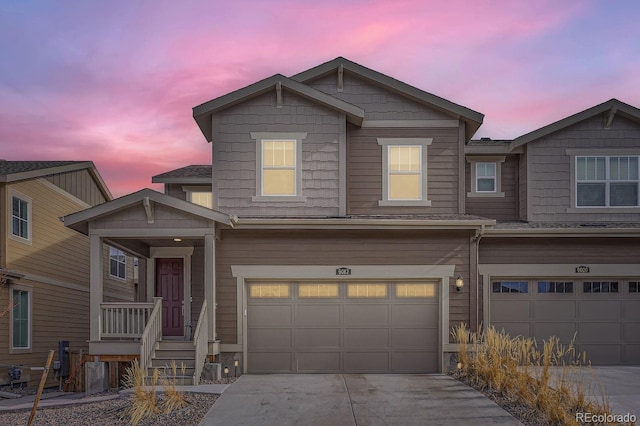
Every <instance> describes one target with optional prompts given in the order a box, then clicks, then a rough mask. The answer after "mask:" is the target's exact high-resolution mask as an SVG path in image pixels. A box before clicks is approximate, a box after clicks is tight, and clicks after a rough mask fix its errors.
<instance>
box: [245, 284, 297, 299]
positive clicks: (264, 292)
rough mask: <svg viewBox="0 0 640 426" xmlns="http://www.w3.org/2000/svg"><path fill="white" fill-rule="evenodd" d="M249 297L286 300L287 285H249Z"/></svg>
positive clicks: (287, 293)
mask: <svg viewBox="0 0 640 426" xmlns="http://www.w3.org/2000/svg"><path fill="white" fill-rule="evenodd" d="M249 297H253V298H259V299H263V298H267V299H286V298H288V297H289V285H288V284H250V285H249Z"/></svg>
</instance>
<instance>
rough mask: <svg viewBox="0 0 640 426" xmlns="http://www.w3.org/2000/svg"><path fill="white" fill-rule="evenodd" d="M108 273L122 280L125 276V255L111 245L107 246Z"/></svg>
mask: <svg viewBox="0 0 640 426" xmlns="http://www.w3.org/2000/svg"><path fill="white" fill-rule="evenodd" d="M109 275H110V276H112V277H116V278H120V279H123V280H124V279H126V278H127V256H126V255H125V254H124V252H123V251H122V250H118V249H117V248H113V247H109Z"/></svg>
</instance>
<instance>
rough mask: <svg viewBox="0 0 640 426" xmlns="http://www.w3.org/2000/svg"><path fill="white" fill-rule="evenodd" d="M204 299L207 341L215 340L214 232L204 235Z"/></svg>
mask: <svg viewBox="0 0 640 426" xmlns="http://www.w3.org/2000/svg"><path fill="white" fill-rule="evenodd" d="M204 299H205V300H206V301H207V321H208V322H209V324H208V325H209V342H214V341H215V340H216V335H217V334H216V239H215V236H214V234H213V233H212V234H206V235H205V236H204Z"/></svg>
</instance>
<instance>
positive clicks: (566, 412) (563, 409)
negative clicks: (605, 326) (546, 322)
mask: <svg viewBox="0 0 640 426" xmlns="http://www.w3.org/2000/svg"><path fill="white" fill-rule="evenodd" d="M452 336H453V338H454V340H455V342H456V343H458V344H459V354H458V360H459V363H458V370H457V372H456V373H455V375H456V376H457V377H459V378H461V379H463V380H464V381H466V382H468V383H470V384H472V385H474V386H476V387H479V388H481V389H485V390H488V391H489V392H497V393H499V394H501V395H502V396H503V397H504V398H506V399H508V400H510V401H515V402H518V403H520V404H523V405H524V406H526V407H528V408H529V409H530V410H532V411H534V410H535V411H537V412H538V413H540V414H541V415H542V416H544V419H545V421H546V422H547V423H548V424H553V425H576V424H578V423H577V421H576V413H587V412H588V413H593V414H610V410H609V406H608V403H607V401H606V397H605V396H604V394H603V392H602V389H601V388H600V389H599V390H600V392H599V393H600V394H601V395H603V396H602V397H601V398H599V399H594V398H590V397H588V396H587V395H589V394H593V392H590V391H592V389H588V388H587V387H586V385H585V382H584V380H583V379H582V377H581V376H580V373H581V372H580V369H579V367H580V366H582V365H585V360H586V355H585V354H577V353H576V350H575V346H574V344H573V341H572V342H571V343H570V344H569V345H568V346H565V345H562V344H560V341H559V339H558V338H557V337H551V338H550V339H549V340H547V341H544V342H543V347H542V351H540V350H538V347H537V345H536V342H535V340H534V339H530V338H524V337H515V338H512V337H510V336H509V335H508V334H507V333H505V332H504V330H503V331H500V332H498V331H496V330H495V329H494V328H493V327H491V328H489V329H487V330H486V331H484V332H478V333H475V332H471V331H470V330H469V328H468V327H467V326H466V325H465V324H460V326H457V327H454V329H453V330H452ZM551 367H560V369H561V370H560V371H561V375H560V378H558V379H556V380H552V377H553V375H552V374H551Z"/></svg>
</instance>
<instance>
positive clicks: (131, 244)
mask: <svg viewBox="0 0 640 426" xmlns="http://www.w3.org/2000/svg"><path fill="white" fill-rule="evenodd" d="M174 238H177V239H180V240H181V241H175V239H174ZM105 242H106V243H107V244H110V245H113V246H115V247H118V248H120V249H122V250H124V251H127V252H129V253H130V254H132V255H134V256H144V257H148V256H149V249H150V248H151V247H204V237H180V236H176V237H173V238H115V237H110V238H106V239H105Z"/></svg>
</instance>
